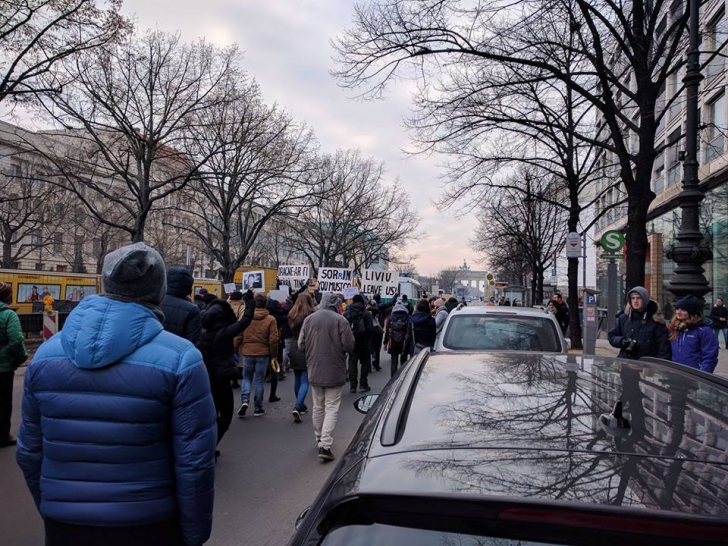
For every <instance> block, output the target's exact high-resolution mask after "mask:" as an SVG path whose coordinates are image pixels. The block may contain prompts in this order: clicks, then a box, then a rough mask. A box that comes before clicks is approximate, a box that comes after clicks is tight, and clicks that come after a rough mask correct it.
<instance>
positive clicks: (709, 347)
mask: <svg viewBox="0 0 728 546" xmlns="http://www.w3.org/2000/svg"><path fill="white" fill-rule="evenodd" d="M670 344H671V345H672V361H673V362H677V363H678V364H684V365H685V366H690V367H691V368H696V369H698V370H703V371H704V372H708V373H713V370H715V367H716V366H717V365H718V351H719V348H718V337H717V336H716V335H715V333H714V332H713V329H712V328H711V327H710V326H708V325H707V324H705V323H704V322H703V323H701V324H699V325H695V326H694V327H692V328H688V329H687V330H682V331H678V333H677V337H676V338H675V339H673V340H672V341H670Z"/></svg>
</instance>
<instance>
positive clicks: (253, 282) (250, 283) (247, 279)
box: [243, 271, 265, 293]
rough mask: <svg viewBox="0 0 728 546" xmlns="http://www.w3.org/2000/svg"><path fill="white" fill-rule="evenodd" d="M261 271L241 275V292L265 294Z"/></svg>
mask: <svg viewBox="0 0 728 546" xmlns="http://www.w3.org/2000/svg"><path fill="white" fill-rule="evenodd" d="M264 274H265V273H264V272H263V271H247V272H246V273H244V274H243V290H244V291H245V290H248V289H250V288H252V289H253V292H255V293H258V292H265V284H264V282H263V278H264V277H263V275H264Z"/></svg>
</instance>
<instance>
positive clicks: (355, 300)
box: [351, 294, 364, 303]
mask: <svg viewBox="0 0 728 546" xmlns="http://www.w3.org/2000/svg"><path fill="white" fill-rule="evenodd" d="M351 301H352V303H364V296H362V295H361V294H355V295H354V297H353V298H351Z"/></svg>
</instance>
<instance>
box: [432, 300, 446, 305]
mask: <svg viewBox="0 0 728 546" xmlns="http://www.w3.org/2000/svg"><path fill="white" fill-rule="evenodd" d="M432 305H433V306H434V307H442V306H443V305H445V300H444V299H442V298H437V299H436V300H435V301H433V302H432Z"/></svg>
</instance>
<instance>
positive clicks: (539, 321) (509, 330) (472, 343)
mask: <svg viewBox="0 0 728 546" xmlns="http://www.w3.org/2000/svg"><path fill="white" fill-rule="evenodd" d="M443 345H444V346H445V347H446V348H447V349H460V350H475V351H543V352H560V351H561V342H560V340H559V335H558V333H557V332H556V327H555V326H554V323H553V321H552V320H550V319H549V318H548V317H544V318H541V317H529V316H518V315H497V314H488V315H461V316H457V315H455V316H452V317H450V320H449V322H448V325H447V330H446V331H445V339H444V340H443Z"/></svg>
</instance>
